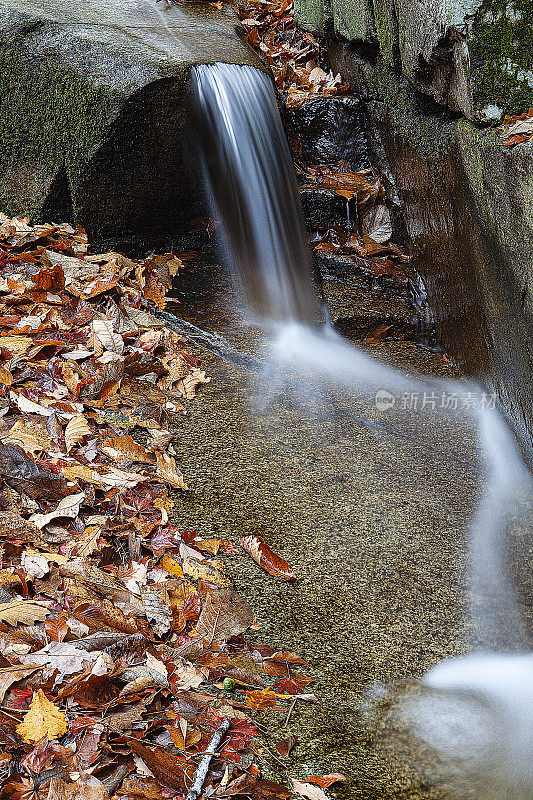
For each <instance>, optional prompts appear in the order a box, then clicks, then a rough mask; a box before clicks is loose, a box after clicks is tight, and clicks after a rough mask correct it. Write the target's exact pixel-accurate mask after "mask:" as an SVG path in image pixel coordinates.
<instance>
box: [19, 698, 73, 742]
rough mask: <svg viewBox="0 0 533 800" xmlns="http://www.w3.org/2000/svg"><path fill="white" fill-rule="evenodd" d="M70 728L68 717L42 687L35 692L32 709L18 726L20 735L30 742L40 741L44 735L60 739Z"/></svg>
mask: <svg viewBox="0 0 533 800" xmlns="http://www.w3.org/2000/svg"><path fill="white" fill-rule="evenodd" d="M67 730H68V722H67V718H66V717H65V715H64V714H62V713H61V712H60V711H59V709H58V708H57V706H55V705H54V704H53V703H51V702H50V701H49V700H48V698H47V697H46V695H45V693H44V692H43V690H42V689H38V690H37V691H36V692H34V694H33V698H32V701H31V705H30V710H29V711H28V712H27V714H25V715H24V718H23V720H22V722H21V723H20V725H19V726H18V727H17V733H18V735H19V736H20V737H21V738H22V739H23V740H24V741H25V742H26V743H28V744H30V743H31V742H40V741H41V739H42V738H43V736H48V738H49V739H58V738H59V737H60V736H63V734H64V733H66V732H67Z"/></svg>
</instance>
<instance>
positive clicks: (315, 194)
mask: <svg viewBox="0 0 533 800" xmlns="http://www.w3.org/2000/svg"><path fill="white" fill-rule="evenodd" d="M300 200H301V202H302V210H303V212H304V218H305V221H306V223H307V225H308V227H309V228H312V229H313V230H327V229H328V228H331V227H332V226H333V225H346V221H347V219H346V213H347V212H346V200H345V199H344V198H343V197H341V196H340V195H338V194H335V192H330V191H328V190H327V189H307V188H302V189H300Z"/></svg>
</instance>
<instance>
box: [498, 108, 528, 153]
mask: <svg viewBox="0 0 533 800" xmlns="http://www.w3.org/2000/svg"><path fill="white" fill-rule="evenodd" d="M502 129H503V143H504V145H505V146H506V147H514V145H516V144H523V143H524V142H530V141H531V139H533V108H530V109H529V111H526V112H524V113H523V114H520V116H515V117H509V116H506V117H505V118H504V121H503V126H502Z"/></svg>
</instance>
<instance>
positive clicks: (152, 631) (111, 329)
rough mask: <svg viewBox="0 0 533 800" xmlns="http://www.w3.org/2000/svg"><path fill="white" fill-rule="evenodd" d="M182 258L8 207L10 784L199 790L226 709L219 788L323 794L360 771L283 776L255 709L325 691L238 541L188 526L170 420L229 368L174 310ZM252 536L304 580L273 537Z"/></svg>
mask: <svg viewBox="0 0 533 800" xmlns="http://www.w3.org/2000/svg"><path fill="white" fill-rule="evenodd" d="M182 266H183V265H182V262H181V261H180V260H179V259H177V258H176V257H175V256H174V255H172V254H166V255H161V256H150V257H149V258H146V259H144V260H142V261H133V260H131V259H128V258H126V257H125V256H123V255H120V254H118V253H104V254H91V253H90V252H89V248H88V243H87V237H86V235H85V233H84V231H83V230H82V229H81V228H74V227H72V226H70V225H39V226H35V227H32V226H30V224H29V223H28V220H26V219H8V218H7V217H5V216H3V215H2V216H0V303H1V307H0V555H1V565H0V648H1V656H0V723H1V724H0V784H1V785H2V787H3V788H2V790H1V797H2V799H3V800H37V798H42V799H43V800H107V799H108V798H109V797H113V798H117V800H118V798H121V800H122V799H123V800H142V799H143V798H146V799H147V800H162V799H163V798H183V797H185V796H186V794H187V792H188V790H189V788H190V787H191V784H192V783H193V780H194V776H195V772H196V770H197V768H198V765H199V763H200V762H201V760H202V756H203V754H204V753H205V751H206V750H207V749H208V747H209V743H210V741H211V739H212V736H213V734H214V732H215V731H216V730H217V729H218V728H219V726H220V725H221V723H222V722H223V721H225V720H227V721H229V730H228V731H227V733H226V734H225V736H224V738H223V739H222V743H221V745H220V747H219V748H218V750H217V752H216V753H215V755H214V757H213V759H212V761H211V763H210V766H209V770H208V772H207V775H206V778H205V782H204V788H203V794H202V796H203V797H205V798H207V797H234V796H238V797H241V798H256V799H259V798H268V800H273V799H274V798H281V799H282V800H285V799H286V798H288V797H290V796H292V795H293V792H296V793H298V792H299V793H300V795H301V796H304V797H312V798H321V797H325V795H324V793H323V789H322V788H321V787H323V786H327V785H329V783H331V782H332V781H334V780H338V779H340V778H341V777H342V776H336V775H333V776H316V777H315V778H310V779H309V781H314V784H312V783H311V782H298V781H293V782H292V784H291V785H290V788H286V786H285V785H283V784H281V783H276V782H274V781H272V780H268V779H266V778H264V777H263V776H262V773H261V769H260V767H259V766H258V765H257V764H256V763H255V762H256V760H258V759H259V757H260V754H261V752H262V751H261V750H260V748H259V746H258V743H257V737H258V733H259V729H258V727H257V725H256V724H254V722H253V720H252V718H251V716H250V714H253V713H254V712H257V711H263V710H269V711H272V712H274V713H286V708H287V705H288V702H290V703H293V702H295V701H296V700H298V699H301V700H303V701H307V702H314V701H316V697H315V695H312V694H310V693H309V689H308V684H309V683H311V679H310V678H308V677H306V676H305V675H302V674H301V670H302V668H304V667H305V664H304V662H303V661H302V659H301V658H299V657H298V656H297V655H295V654H294V653H282V652H276V651H274V650H273V649H272V648H269V647H262V646H257V645H255V644H254V645H252V644H248V643H247V641H246V640H245V639H244V638H243V634H244V633H245V631H247V630H248V629H256V628H257V627H258V623H257V620H256V618H255V615H254V612H253V609H251V608H250V607H249V606H248V605H247V603H246V602H245V601H244V600H243V599H242V598H240V597H239V596H238V595H237V594H236V593H235V591H234V590H233V588H232V586H231V583H230V581H229V579H228V577H227V574H226V572H225V570H224V563H223V560H222V559H221V558H220V556H221V554H223V553H224V552H234V551H235V549H234V546H233V545H231V544H230V543H229V542H225V541H223V540H220V539H207V540H206V539H202V538H200V537H198V536H197V534H196V532H185V531H183V530H180V529H179V528H178V527H177V526H176V525H175V524H174V523H173V522H172V518H171V517H172V506H173V501H172V491H173V490H182V491H183V490H185V489H186V486H185V482H184V478H183V475H182V474H181V472H180V470H179V468H178V466H177V464H176V460H175V458H174V455H175V453H174V451H173V449H172V435H171V432H170V428H171V421H172V418H173V417H174V416H175V415H176V414H178V413H181V414H183V413H184V412H185V411H186V404H187V403H188V402H190V401H191V400H192V398H194V395H195V390H196V388H197V387H198V385H200V384H204V383H206V382H207V381H208V380H209V379H208V378H206V376H205V373H204V372H203V371H202V370H201V369H200V366H199V363H198V361H197V359H196V358H195V357H194V355H193V354H192V353H191V352H189V350H188V349H187V348H186V347H185V341H184V340H183V339H182V338H181V337H180V336H179V335H177V334H176V333H175V332H173V331H172V330H170V329H169V328H167V327H165V326H164V325H163V324H162V323H161V322H160V320H159V319H158V317H157V310H158V309H162V308H163V307H164V305H165V294H166V291H167V289H168V288H169V287H170V285H171V280H172V277H173V276H175V275H176V274H178V272H179V271H180V270H181V268H182ZM132 434H134V435H132ZM241 546H242V547H243V548H244V550H246V552H247V553H249V555H250V556H251V557H252V558H253V559H254V560H255V561H256V562H257V563H258V564H259V565H260V566H261V567H263V568H264V569H266V570H267V571H268V572H270V573H271V574H272V575H275V576H277V577H280V578H282V579H285V580H294V578H295V576H294V574H293V572H292V570H291V568H290V566H289V565H288V564H287V562H285V561H283V560H282V559H281V558H279V557H278V556H276V555H275V554H274V553H273V552H272V551H271V550H270V549H269V548H268V546H267V545H266V543H265V542H263V541H262V540H261V539H260V538H258V537H248V538H246V539H243V540H242V541H241ZM224 724H225V725H227V724H228V722H224ZM292 746H294V741H292V740H287V741H283V742H281V743H278V753H279V754H280V755H282V756H284V757H286V756H288V754H289V752H290V749H291V747H292ZM257 753H259V756H258V755H257ZM197 796H198V795H194V797H197Z"/></svg>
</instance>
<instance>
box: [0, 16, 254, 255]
mask: <svg viewBox="0 0 533 800" xmlns="http://www.w3.org/2000/svg"><path fill="white" fill-rule="evenodd" d="M235 29H236V17H235V15H234V14H233V12H232V11H230V10H229V9H227V8H225V9H224V10H222V11H217V10H213V9H211V8H203V7H201V6H195V7H194V10H192V9H191V10H189V8H186V9H184V8H183V7H181V8H179V7H177V6H168V5H164V4H162V3H161V4H159V5H156V3H155V2H151V0H150V2H148V1H147V0H144V1H143V2H141V0H120V2H119V0H92V1H91V2H86V3H83V4H80V3H76V2H74V0H41V2H33V1H28V0H13V1H12V2H7V0H5V1H4V2H0V72H1V78H0V102H1V106H2V114H1V116H0V145H1V146H0V174H1V178H0V205H1V206H2V208H3V209H4V210H5V211H9V212H10V213H18V214H20V213H25V214H29V215H30V216H32V217H33V218H34V219H39V218H42V217H43V216H46V217H47V218H48V220H58V219H59V218H61V219H65V218H70V219H76V220H77V221H79V222H80V223H81V224H83V225H84V226H85V227H86V228H87V229H88V232H89V235H90V236H91V238H93V240H94V239H96V238H106V237H113V238H114V237H121V236H128V235H133V234H135V235H137V236H141V237H158V236H164V237H167V238H168V237H171V236H172V235H173V234H174V233H175V232H177V231H179V230H180V228H182V227H183V225H184V222H185V221H186V220H187V219H189V218H190V217H191V216H193V215H194V213H195V212H196V211H197V208H196V209H195V203H194V200H195V198H196V197H198V196H199V195H200V193H199V192H198V191H196V190H194V188H191V183H190V180H189V176H188V172H187V165H186V159H185V158H184V155H183V150H182V142H183V134H184V130H185V129H186V126H187V122H188V111H187V102H188V101H187V84H188V76H189V72H190V69H191V67H192V65H193V64H194V63H197V62H199V61H200V62H201V61H205V62H211V61H225V62H229V63H247V64H253V65H256V66H257V65H258V64H259V62H258V60H257V59H256V57H255V56H254V54H253V53H252V52H251V51H250V50H249V49H248V47H247V46H246V45H244V44H243V43H242V41H241V40H240V38H239V35H238V34H237V33H236V30H235Z"/></svg>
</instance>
